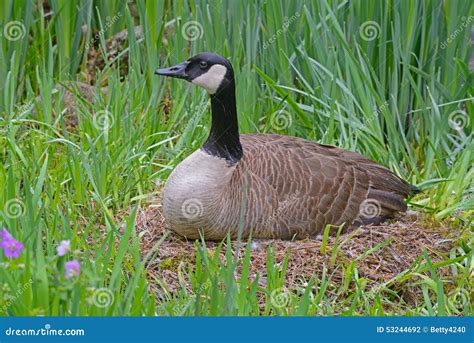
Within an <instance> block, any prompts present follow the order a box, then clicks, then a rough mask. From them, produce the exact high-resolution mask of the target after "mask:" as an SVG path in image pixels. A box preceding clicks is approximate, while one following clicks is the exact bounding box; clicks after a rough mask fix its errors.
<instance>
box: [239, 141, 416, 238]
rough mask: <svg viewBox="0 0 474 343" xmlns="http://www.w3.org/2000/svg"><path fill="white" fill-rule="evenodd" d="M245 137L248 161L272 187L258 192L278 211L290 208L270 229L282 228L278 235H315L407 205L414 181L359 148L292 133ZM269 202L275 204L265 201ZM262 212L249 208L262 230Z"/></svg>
mask: <svg viewBox="0 0 474 343" xmlns="http://www.w3.org/2000/svg"><path fill="white" fill-rule="evenodd" d="M241 142H242V146H243V149H244V159H243V161H241V162H244V163H242V166H244V167H245V168H247V169H248V171H250V177H251V178H254V179H255V180H254V181H256V180H258V182H256V183H257V184H258V183H261V182H265V183H267V184H268V185H269V186H270V187H267V188H265V189H264V187H262V186H261V185H260V187H257V189H256V193H255V194H253V197H263V198H267V199H270V200H269V202H272V206H273V214H275V211H278V209H280V212H285V213H284V215H283V213H277V215H275V218H272V219H273V227H272V228H267V229H268V230H269V229H272V230H275V227H277V228H278V229H277V231H279V233H276V234H275V235H276V236H280V237H282V236H291V235H295V234H296V235H297V236H299V235H315V234H318V233H320V232H321V230H322V229H324V226H325V225H326V224H328V223H330V224H334V225H340V224H342V223H346V225H347V226H350V225H351V224H354V225H360V224H363V223H377V222H380V221H382V220H383V219H385V218H387V217H390V216H392V215H393V214H394V213H395V212H398V211H405V210H406V204H405V202H404V199H405V198H406V197H407V196H408V195H409V194H410V193H411V188H410V185H409V184H408V183H406V182H405V181H404V180H402V179H400V178H399V177H398V176H396V175H395V174H393V173H392V172H391V171H389V170H388V169H385V168H384V167H382V166H380V165H378V164H376V163H375V162H373V161H371V160H369V159H367V158H365V157H363V156H361V155H359V154H357V153H354V152H351V151H347V150H343V149H339V148H336V147H333V146H327V145H320V144H316V143H313V142H309V141H306V140H303V139H299V138H295V137H289V136H278V135H242V136H241ZM259 188H260V189H259ZM269 189H271V194H269V193H268V192H269ZM288 199H290V200H288ZM282 203H283V206H284V208H283V210H282V209H281V207H282V205H281V204H282ZM275 204H279V205H275ZM266 205H267V206H268V205H270V204H269V203H267V204H266V203H262V204H260V206H266ZM261 213H262V211H261V210H259V211H258V212H257V211H252V210H249V212H248V216H250V217H252V216H254V217H256V218H249V219H253V220H250V221H251V222H252V223H253V224H254V225H251V226H255V229H257V231H260V230H258V228H257V227H258V225H257V224H256V223H255V221H256V220H257V219H258V215H259V214H261ZM291 223H293V224H294V223H298V224H299V225H300V227H299V228H297V227H295V225H289V224H291ZM266 226H268V225H266ZM260 229H262V228H260ZM263 229H264V230H265V228H263ZM260 234H262V233H261V232H260ZM272 236H273V235H272ZM287 238H288V237H287Z"/></svg>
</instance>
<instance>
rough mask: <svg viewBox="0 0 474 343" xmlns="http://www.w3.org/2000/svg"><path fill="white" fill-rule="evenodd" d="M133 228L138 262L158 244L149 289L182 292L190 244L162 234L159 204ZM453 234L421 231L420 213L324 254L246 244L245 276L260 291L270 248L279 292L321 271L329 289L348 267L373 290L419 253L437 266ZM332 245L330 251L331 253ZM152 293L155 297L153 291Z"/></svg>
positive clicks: (342, 241)
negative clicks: (282, 272) (280, 271)
mask: <svg viewBox="0 0 474 343" xmlns="http://www.w3.org/2000/svg"><path fill="white" fill-rule="evenodd" d="M136 227H137V230H138V233H139V236H140V238H141V249H142V254H143V256H145V255H147V254H148V253H149V252H150V250H151V249H153V247H155V248H156V245H157V242H158V241H160V240H161V244H160V245H159V246H158V247H157V248H156V251H154V252H153V253H154V254H155V255H153V258H152V259H151V260H150V261H149V264H148V268H147V272H148V276H149V279H150V280H151V281H152V282H150V284H152V285H157V281H159V283H162V285H164V286H165V287H166V288H167V289H168V290H169V291H170V292H174V291H175V290H176V289H177V288H179V287H183V277H182V276H181V277H179V276H178V274H180V270H182V269H181V268H180V266H183V265H187V266H189V267H190V268H193V266H194V263H195V257H196V245H195V242H193V241H186V240H184V239H182V238H180V237H179V236H178V235H177V234H175V233H173V232H171V231H169V230H167V229H166V225H165V219H164V217H163V215H162V212H161V204H160V203H159V202H156V203H154V204H152V205H148V206H147V207H146V208H142V209H141V210H140V211H139V213H138V214H137V218H136ZM453 231H454V230H449V227H447V226H436V227H434V226H432V225H427V221H426V218H424V217H423V215H422V214H421V213H419V212H414V211H411V212H409V213H406V214H405V215H403V216H402V217H400V218H398V219H397V220H396V221H392V222H389V223H384V224H383V225H377V226H366V227H361V228H359V229H358V230H356V231H353V232H349V233H345V234H341V235H340V236H339V237H338V238H336V237H329V238H328V239H327V243H326V247H325V248H322V245H323V242H322V240H303V241H282V240H254V241H253V242H251V243H250V244H251V273H250V275H251V276H253V277H256V276H257V274H258V276H259V283H260V285H261V286H262V287H265V283H266V263H267V262H266V261H267V248H268V247H269V246H271V247H272V248H273V250H274V254H275V262H276V263H277V264H279V263H282V262H283V261H284V259H285V255H286V254H289V260H288V266H287V271H286V279H285V287H286V288H288V289H295V288H296V287H300V286H305V285H306V284H307V282H308V280H309V279H310V278H311V277H312V276H314V275H317V276H321V275H322V272H323V269H326V270H325V272H326V274H327V275H330V278H331V282H332V283H333V284H336V285H337V284H338V283H342V282H343V281H344V272H343V269H344V268H346V267H347V266H348V265H349V264H350V263H351V262H352V261H354V263H355V267H356V268H357V270H358V275H359V278H362V277H363V278H365V280H366V281H367V286H368V288H370V289H374V288H375V287H380V286H381V285H388V284H390V283H391V282H392V281H393V280H396V279H397V276H400V274H401V273H404V272H406V271H407V270H410V268H412V267H413V268H415V267H416V266H417V263H423V262H424V259H423V257H421V258H420V256H422V255H423V250H425V251H426V252H427V254H428V255H429V257H430V259H431V261H432V262H433V263H436V262H438V261H440V260H442V259H443V256H444V257H445V256H446V255H447V253H448V252H449V251H450V250H451V249H452V248H453V246H454V243H455V237H454V234H453ZM336 240H337V241H336ZM246 244H247V243H245V242H244V243H242V245H241V247H240V249H241V251H236V250H234V253H239V256H243V254H244V251H245V248H246ZM335 244H336V249H333V247H334V246H335ZM217 245H218V243H216V242H206V246H207V249H208V250H209V251H210V252H212V251H213V250H215V248H216V247H217ZM233 248H235V247H233ZM223 251H225V249H223ZM222 259H224V256H222ZM341 266H345V267H344V268H343V267H341ZM441 272H442V273H448V272H449V270H448V268H445V269H442V271H441ZM181 274H182V273H181ZM237 277H238V275H237ZM184 282H185V283H186V287H187V288H188V289H191V287H190V283H189V280H184ZM152 287H157V286H152ZM366 289H367V288H366ZM155 291H157V292H160V291H159V289H156V290H155ZM401 293H402V294H403V297H404V298H405V300H413V299H415V298H416V299H420V296H421V293H420V290H419V289H418V290H413V289H409V287H405V289H402V290H401Z"/></svg>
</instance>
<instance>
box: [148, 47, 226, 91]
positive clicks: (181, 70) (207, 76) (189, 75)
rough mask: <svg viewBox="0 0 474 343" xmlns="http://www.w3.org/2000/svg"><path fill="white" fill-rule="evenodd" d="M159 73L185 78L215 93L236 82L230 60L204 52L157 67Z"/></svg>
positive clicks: (156, 72)
mask: <svg viewBox="0 0 474 343" xmlns="http://www.w3.org/2000/svg"><path fill="white" fill-rule="evenodd" d="M155 74H157V75H163V76H168V77H175V78H178V79H184V80H186V81H189V82H191V83H193V84H195V85H197V86H200V87H202V88H204V89H205V90H207V92H208V93H209V94H211V95H214V94H216V93H218V92H219V91H221V90H222V89H224V88H226V87H227V86H229V85H233V83H234V72H233V69H232V65H231V64H230V62H229V61H228V60H227V59H225V58H224V57H222V56H219V55H217V54H213V53H210V52H203V53H200V54H198V55H195V56H193V57H191V58H190V59H188V60H186V61H184V62H183V63H180V64H178V65H175V66H173V67H169V68H163V69H157V70H156V71H155Z"/></svg>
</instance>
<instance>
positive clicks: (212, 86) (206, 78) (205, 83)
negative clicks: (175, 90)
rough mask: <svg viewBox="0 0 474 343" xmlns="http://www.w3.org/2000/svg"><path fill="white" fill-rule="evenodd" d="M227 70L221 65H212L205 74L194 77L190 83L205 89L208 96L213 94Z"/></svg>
mask: <svg viewBox="0 0 474 343" xmlns="http://www.w3.org/2000/svg"><path fill="white" fill-rule="evenodd" d="M226 73H227V68H226V67H225V66H223V65H222V64H214V65H213V66H212V67H211V68H210V69H209V70H208V71H207V73H205V74H202V75H200V76H198V77H196V78H195V79H194V80H192V81H191V82H192V83H194V84H195V85H198V86H201V87H202V88H204V89H206V90H207V91H208V92H209V94H215V93H216V92H217V90H218V89H219V86H220V85H221V83H222V80H224V77H225V74H226Z"/></svg>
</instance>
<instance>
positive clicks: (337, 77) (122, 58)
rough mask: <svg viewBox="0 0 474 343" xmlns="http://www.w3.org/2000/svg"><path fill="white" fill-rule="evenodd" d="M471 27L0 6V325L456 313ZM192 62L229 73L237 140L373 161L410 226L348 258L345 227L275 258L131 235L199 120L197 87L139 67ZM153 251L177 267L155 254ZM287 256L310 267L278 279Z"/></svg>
mask: <svg viewBox="0 0 474 343" xmlns="http://www.w3.org/2000/svg"><path fill="white" fill-rule="evenodd" d="M473 16H474V3H472V2H470V1H446V2H442V1H434V0H428V1H419V2H417V1H390V2H379V1H362V0H361V1H351V2H350V3H349V1H324V0H320V1H304V2H303V1H281V2H277V1H268V0H266V1H263V0H262V1H250V2H244V1H222V2H220V1H215V2H214V1H189V2H188V1H147V2H145V1H137V2H130V3H127V2H125V1H120V2H114V1H91V0H80V1H77V2H72V1H60V0H49V1H47V2H43V1H39V0H38V1H14V0H6V1H3V2H2V4H1V5H0V28H1V31H0V32H1V35H2V36H1V37H0V94H1V95H0V133H1V134H0V159H1V162H2V163H1V164H0V226H2V227H5V228H7V229H8V230H9V232H10V233H11V234H12V235H13V236H14V238H15V239H17V240H19V241H21V242H22V243H23V244H24V249H23V251H22V252H21V254H20V256H19V257H18V258H16V259H15V258H7V257H5V256H4V255H3V254H2V256H1V257H0V264H1V269H0V314H2V315H143V314H147V315H154V314H158V315H164V314H167V315H181V314H186V315H193V314H205V315H227V314H239V315H244V314H250V315H256V314H265V315H270V314H292V315H295V314H310V315H313V314H344V315H375V314H376V315H394V314H410V315H445V314H446V315H469V314H473V308H472V305H471V303H472V301H471V300H472V294H473V293H472V292H473V288H472V287H473V268H474V267H473V266H474V264H473V259H472V247H473V242H474V240H473V235H472V230H473V221H472V219H473V210H472V208H473V205H474V197H473V190H474V182H473V176H474V170H473V168H472V165H473V162H474V153H473V151H474V143H473V139H472V138H473V133H472V127H473V124H474V102H473V100H474V96H473V85H474V82H473V76H474V75H473V72H472V71H471V70H469V58H470V54H471V45H470V43H469V36H470V31H471V26H472V23H473V22H474V17H473ZM137 25H140V26H141V29H136V26H137ZM123 30H125V31H124V32H122V33H121V35H119V36H116V34H117V33H118V32H120V31H123ZM199 51H215V52H218V53H221V54H223V55H225V56H228V57H229V58H230V59H231V61H232V63H233V65H234V68H235V71H236V75H237V80H236V81H237V84H238V88H237V93H238V94H237V97H238V108H239V121H240V128H241V131H242V132H261V133H266V132H277V133H281V134H287V135H295V136H301V137H306V138H308V139H311V140H315V141H319V142H322V143H328V144H335V145H338V146H341V147H344V148H347V149H351V150H355V151H358V152H360V153H362V154H364V155H366V156H368V157H370V158H372V159H374V160H376V161H378V162H380V163H381V164H383V165H385V166H387V167H389V168H390V169H392V170H393V171H395V172H396V173H397V174H399V175H400V176H402V177H404V178H405V179H406V180H408V181H409V182H411V183H413V184H417V185H418V186H420V187H421V188H422V189H423V190H424V192H423V193H422V194H419V195H418V196H417V197H416V198H414V199H411V209H412V210H416V211H417V214H415V219H412V221H411V222H406V220H405V221H402V223H406V225H402V224H399V225H398V226H397V225H396V224H394V223H393V224H390V225H388V226H385V227H383V228H380V229H379V230H378V231H377V230H376V229H374V230H375V231H374V232H379V233H380V232H382V233H383V235H382V238H378V240H374V241H372V240H371V242H372V243H373V244H372V245H367V246H364V244H365V243H366V242H367V240H366V241H362V243H361V244H359V245H357V244H356V243H357V242H358V241H357V240H361V239H367V237H369V236H370V235H371V230H368V229H365V228H363V229H361V230H362V231H360V232H358V233H357V234H356V235H341V236H337V237H326V236H325V237H323V240H322V241H321V242H316V243H314V242H301V243H291V244H293V245H292V248H291V249H287V247H286V246H283V248H282V247H281V245H282V244H284V243H282V242H264V243H257V247H255V245H252V244H246V242H242V243H240V242H234V243H230V242H223V243H222V244H220V245H219V244H218V245H216V244H210V245H209V244H208V245H207V246H206V244H204V243H203V242H191V243H188V242H181V241H178V240H176V237H174V236H173V235H172V234H170V233H169V232H166V231H164V230H162V224H161V222H160V223H158V224H156V225H157V226H159V229H156V230H155V231H153V230H150V225H151V224H150V225H149V224H147V223H146V222H145V224H143V222H144V219H143V218H144V217H143V216H144V214H143V213H145V218H146V213H151V212H150V211H156V206H158V211H159V202H158V204H155V200H156V199H159V193H160V189H161V185H162V182H163V181H164V180H166V178H167V176H168V175H169V173H170V171H171V170H172V169H173V167H174V166H175V165H176V164H177V163H178V162H179V161H181V160H182V159H184V158H185V157H186V156H188V155H189V154H190V153H191V152H192V151H193V150H195V149H197V148H198V147H199V146H200V145H201V144H202V142H203V141H204V140H205V138H206V136H207V133H208V131H209V125H210V118H209V115H208V112H209V109H208V107H209V106H208V98H207V95H206V94H204V92H203V91H201V90H200V89H194V88H191V87H190V86H189V85H187V84H185V83H184V82H175V81H169V80H165V79H164V78H159V77H156V76H155V75H153V72H154V70H155V69H156V68H157V67H158V66H163V65H171V64H174V63H177V62H181V61H182V60H184V59H186V58H188V57H189V56H190V55H193V54H194V53H196V52H199ZM71 80H72V81H81V82H84V83H86V84H91V85H93V87H92V88H90V89H89V93H87V92H85V91H84V90H83V89H82V88H81V87H82V86H80V85H77V84H75V83H71V82H70V81H71ZM86 93H87V94H86ZM136 223H138V224H140V225H135V224H136ZM160 225H161V226H160ZM387 228H392V229H393V231H390V230H387ZM407 228H408V229H407ZM410 228H411V229H412V231H410ZM364 230H365V231H364ZM391 232H393V235H392V234H391ZM410 232H411V235H412V236H409V235H408V233H410ZM361 234H362V236H361ZM405 234H406V235H405ZM405 236H406V237H405ZM361 237H362V238H361ZM364 237H365V238H364ZM370 237H372V236H370ZM407 237H411V238H412V239H413V240H412V241H411V240H409V239H407ZM420 237H428V238H427V239H425V240H423V241H422V240H421V238H420ZM418 238H420V239H418ZM63 240H69V241H70V243H71V249H70V251H69V252H68V253H67V254H66V255H64V256H58V255H57V247H58V245H59V244H60V242H61V241H63ZM170 242H172V243H173V244H175V246H176V247H177V249H179V248H180V247H181V249H184V250H185V252H187V253H184V254H182V255H181V259H176V258H174V256H176V254H174V255H172V256H173V258H168V259H166V258H162V256H163V251H165V250H164V249H165V248H166V247H167V245H166V244H168V247H169V244H170ZM411 242H413V244H411ZM420 242H421V243H420ZM415 243H416V244H415ZM259 244H263V247H264V248H263V252H262V248H261V246H260V248H259V247H258V246H259ZM298 244H301V246H304V247H306V248H307V247H308V244H310V245H311V244H313V245H311V249H312V250H311V249H310V250H311V251H312V252H311V254H309V255H305V256H303V257H301V254H300V255H298V254H299V253H298V249H295V248H297V245H298ZM305 244H306V245H305ZM314 244H316V245H314ZM356 246H357V247H358V248H357V249H356V248H353V249H349V247H356ZM361 246H362V247H363V249H362V250H358V249H359V248H360V247H361ZM315 247H316V248H315ZM414 247H416V249H414ZM391 249H392V250H393V249H395V250H396V252H397V253H396V254H391V253H390V251H392V250H391ZM395 250H393V251H395ZM282 251H289V253H288V254H285V253H283V254H282V253H281V252H282ZM165 252H166V251H165ZM239 252H240V253H239ZM414 252H415V253H414ZM160 254H162V255H160ZM387 254H388V255H387ZM159 256H161V257H160V258H161V259H160V260H159V261H157V258H158V257H159ZM295 256H300V257H301V258H300V259H299V260H298V259H297V258H296V259H295ZM393 256H397V258H395V257H393ZM257 257H258V258H257ZM389 257H390V258H389ZM374 258H377V259H378V262H377V263H378V264H377V263H375V262H373V261H374ZM71 260H77V261H78V262H79V263H80V266H81V271H80V275H79V276H73V277H69V278H66V277H65V268H66V263H67V262H68V261H71ZM385 260H387V261H389V262H385ZM405 260H409V261H410V263H405V262H404V261H405ZM295 261H304V262H305V263H306V262H308V261H315V263H313V269H311V268H310V269H309V271H308V269H304V271H305V272H302V273H301V275H297V276H301V277H300V278H295V277H294V276H295V270H296V271H297V270H298V268H299V267H298V266H299V265H298V264H296V267H295ZM370 261H372V262H370ZM258 263H260V264H259V266H260V267H257V266H256V264H258ZM369 263H372V264H369ZM374 263H375V264H374ZM390 264H391V265H392V267H390ZM292 266H293V267H292ZM368 266H373V267H374V272H376V274H377V273H379V269H377V266H383V267H384V268H389V270H391V271H392V272H393V273H392V274H390V276H389V277H385V276H384V275H386V273H385V274H383V273H379V274H377V277H371V274H370V273H369V272H368V271H367V270H368V268H367V267H368ZM291 268H294V269H291ZM288 271H291V272H290V273H289V272H288ZM170 275H171V276H172V279H173V280H174V281H173V282H167V280H168V279H169V277H170ZM290 279H291V282H289V280H290ZM171 286H172V287H171ZM224 290H225V291H224ZM407 294H409V296H407Z"/></svg>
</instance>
